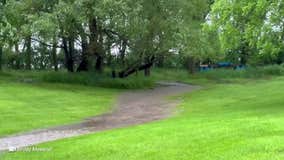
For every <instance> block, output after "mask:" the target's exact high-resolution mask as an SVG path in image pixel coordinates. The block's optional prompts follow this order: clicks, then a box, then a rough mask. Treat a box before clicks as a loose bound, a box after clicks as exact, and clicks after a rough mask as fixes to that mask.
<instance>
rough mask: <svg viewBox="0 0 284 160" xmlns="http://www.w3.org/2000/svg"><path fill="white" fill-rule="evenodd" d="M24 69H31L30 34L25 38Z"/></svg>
mask: <svg viewBox="0 0 284 160" xmlns="http://www.w3.org/2000/svg"><path fill="white" fill-rule="evenodd" d="M26 47H27V50H26V69H27V70H31V69H32V39H31V36H28V37H27V38H26Z"/></svg>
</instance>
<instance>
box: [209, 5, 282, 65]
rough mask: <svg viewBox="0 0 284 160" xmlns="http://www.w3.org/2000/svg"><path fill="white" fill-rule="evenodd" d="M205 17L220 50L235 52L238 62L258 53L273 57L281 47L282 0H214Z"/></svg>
mask: <svg viewBox="0 0 284 160" xmlns="http://www.w3.org/2000/svg"><path fill="white" fill-rule="evenodd" d="M209 18H210V20H209V22H210V24H211V27H212V28H214V29H215V30H217V32H218V34H219V37H220V41H221V46H222V50H223V52H225V53H235V54H238V55H239V58H241V62H240V63H242V64H246V63H247V62H251V61H252V60H253V59H255V58H261V57H271V58H272V59H273V57H276V56H275V55H277V54H279V53H281V50H283V49H282V48H283V43H282V42H281V41H282V40H281V38H280V37H281V33H283V32H282V31H281V29H282V28H283V19H284V18H283V1H282V0H276V1H273V2H270V1H266V0H259V1H254V0H233V1H226V0H216V1H215V3H214V4H213V6H212V11H211V12H210V14H209ZM262 61H265V60H264V59H263V60H262ZM251 63H252V62H251ZM270 63H273V62H271V61H270Z"/></svg>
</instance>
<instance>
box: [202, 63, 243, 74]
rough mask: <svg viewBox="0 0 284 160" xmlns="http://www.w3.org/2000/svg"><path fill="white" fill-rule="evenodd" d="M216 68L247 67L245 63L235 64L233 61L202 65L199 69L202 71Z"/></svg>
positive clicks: (241, 68) (239, 68) (238, 68)
mask: <svg viewBox="0 0 284 160" xmlns="http://www.w3.org/2000/svg"><path fill="white" fill-rule="evenodd" d="M215 68H227V69H234V70H243V69H246V66H245V65H234V64H233V63H231V62H219V63H217V64H215V65H207V64H205V65H200V66H199V70H200V72H206V71H209V70H212V69H215Z"/></svg>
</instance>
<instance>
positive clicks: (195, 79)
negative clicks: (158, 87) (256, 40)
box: [0, 65, 284, 89]
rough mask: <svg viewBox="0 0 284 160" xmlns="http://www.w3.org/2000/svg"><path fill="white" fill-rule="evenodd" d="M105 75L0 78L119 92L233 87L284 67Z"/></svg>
mask: <svg viewBox="0 0 284 160" xmlns="http://www.w3.org/2000/svg"><path fill="white" fill-rule="evenodd" d="M110 75H111V74H110V73H108V72H106V73H103V74H98V73H94V72H90V73H67V72H64V71H60V72H53V71H37V72H29V71H21V72H20V71H4V72H2V73H0V76H1V77H2V78H3V77H5V78H6V79H8V78H9V79H10V80H12V81H19V82H29V83H36V82H44V83H65V84H78V85H86V86H95V87H104V88H116V89H142V88H151V87H153V86H154V85H155V82H157V81H177V82H184V83H191V84H208V83H224V82H226V83H230V82H237V81H241V82H242V81H243V80H247V79H260V78H269V77H273V76H282V75H284V65H271V66H264V67H248V68H246V69H243V70H232V69H215V70H210V71H206V72H197V73H195V74H189V73H188V72H187V71H186V70H182V69H165V68H163V69H161V68H154V69H153V71H152V75H151V76H150V77H144V76H143V73H139V74H135V75H132V76H130V77H128V78H125V79H120V78H115V79H114V78H111V76H110Z"/></svg>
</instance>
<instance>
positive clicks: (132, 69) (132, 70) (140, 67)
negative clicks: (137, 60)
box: [119, 57, 155, 78]
mask: <svg viewBox="0 0 284 160" xmlns="http://www.w3.org/2000/svg"><path fill="white" fill-rule="evenodd" d="M154 61H155V57H152V58H151V59H150V60H149V61H147V63H145V64H142V65H141V64H138V65H133V66H130V67H128V68H127V69H125V70H123V71H121V72H119V78H126V77H128V76H130V75H132V74H133V73H137V72H138V71H142V70H144V73H145V76H149V75H150V69H151V67H152V66H153V65H154Z"/></svg>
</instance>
